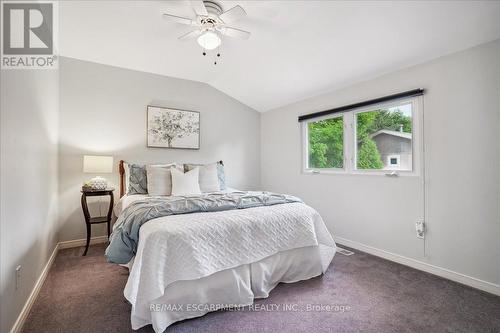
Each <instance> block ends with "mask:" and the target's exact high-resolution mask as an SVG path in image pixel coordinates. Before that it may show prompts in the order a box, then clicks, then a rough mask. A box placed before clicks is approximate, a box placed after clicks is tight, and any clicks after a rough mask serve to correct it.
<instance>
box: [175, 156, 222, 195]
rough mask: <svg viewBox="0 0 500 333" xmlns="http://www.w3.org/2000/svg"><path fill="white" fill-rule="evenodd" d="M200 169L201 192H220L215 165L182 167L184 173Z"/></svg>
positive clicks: (188, 165)
mask: <svg viewBox="0 0 500 333" xmlns="http://www.w3.org/2000/svg"><path fill="white" fill-rule="evenodd" d="M194 168H199V169H200V174H199V183H200V190H201V191H202V192H215V191H219V190H220V185H219V178H218V175H217V163H212V164H205V165H199V166H195V165H193V164H187V165H185V166H184V169H185V170H186V171H190V170H193V169H194Z"/></svg>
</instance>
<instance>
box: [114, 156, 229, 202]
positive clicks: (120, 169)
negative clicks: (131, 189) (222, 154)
mask: <svg viewBox="0 0 500 333" xmlns="http://www.w3.org/2000/svg"><path fill="white" fill-rule="evenodd" d="M123 163H125V161H124V160H120V163H119V164H118V172H119V173H120V198H121V197H123V196H124V195H125V167H124V166H123ZM219 163H220V164H222V165H224V162H222V161H219Z"/></svg>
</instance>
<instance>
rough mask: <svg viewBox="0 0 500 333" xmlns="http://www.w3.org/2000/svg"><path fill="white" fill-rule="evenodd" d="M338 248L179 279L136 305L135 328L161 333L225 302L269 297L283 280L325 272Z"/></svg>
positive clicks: (303, 251) (307, 249)
mask: <svg viewBox="0 0 500 333" xmlns="http://www.w3.org/2000/svg"><path fill="white" fill-rule="evenodd" d="M335 250H336V248H335V247H329V246H324V245H318V246H309V247H303V248H298V249H293V250H288V251H284V252H280V253H277V254H275V255H272V256H270V257H267V258H265V259H263V260H260V261H258V262H255V263H252V264H247V265H241V266H239V267H236V268H232V269H227V270H224V271H220V272H217V273H214V274H212V275H209V276H207V277H203V278H200V279H196V280H188V281H176V282H174V283H172V284H170V285H169V286H168V287H167V289H166V291H165V293H164V295H163V296H161V297H160V298H158V299H156V300H154V301H152V302H150V304H149V306H148V307H146V308H142V309H138V308H132V313H131V322H132V328H133V329H139V328H141V327H143V326H145V325H148V324H152V325H153V329H154V330H155V332H157V333H159V332H163V331H164V330H165V329H166V328H167V327H168V326H170V325H171V324H173V323H175V322H177V321H180V320H184V319H188V318H194V317H200V316H203V315H205V314H206V313H208V312H211V311H214V310H217V309H219V308H220V307H223V306H236V305H239V306H244V305H250V304H252V303H253V301H254V299H256V298H266V297H268V296H269V292H270V291H271V290H273V289H274V287H276V285H277V284H278V283H280V282H284V283H292V282H297V281H300V280H307V279H310V278H312V277H315V276H318V275H321V274H322V273H324V272H325V271H326V269H327V268H328V266H329V264H330V262H331V261H332V259H333V256H334V255H335ZM235 315H237V313H235Z"/></svg>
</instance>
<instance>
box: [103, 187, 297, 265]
mask: <svg viewBox="0 0 500 333" xmlns="http://www.w3.org/2000/svg"><path fill="white" fill-rule="evenodd" d="M292 202H302V201H301V200H300V199H299V198H296V197H293V196H289V195H285V194H277V193H270V192H230V193H209V194H202V195H199V196H186V197H150V198H147V199H144V200H139V201H135V202H133V203H132V204H130V206H128V207H127V208H125V210H124V211H123V212H122V213H121V214H120V216H119V217H118V220H117V221H116V227H115V228H114V231H113V234H112V235H111V239H110V244H109V246H108V248H107V249H106V258H107V260H108V261H109V262H113V263H117V264H126V263H128V262H129V261H130V260H131V259H132V258H133V257H134V256H135V253H136V251H137V244H138V242H139V229H140V228H141V226H142V225H143V224H144V223H146V222H148V221H150V220H152V219H155V218H158V217H163V216H169V215H179V214H189V213H200V212H217V211H224V210H233V209H245V208H252V207H260V206H271V205H277V204H285V203H292Z"/></svg>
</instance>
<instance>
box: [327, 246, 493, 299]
mask: <svg viewBox="0 0 500 333" xmlns="http://www.w3.org/2000/svg"><path fill="white" fill-rule="evenodd" d="M334 238H335V242H338V243H339V244H341V245H345V246H347V247H351V248H353V249H356V250H360V251H363V252H366V253H369V254H372V255H374V256H377V257H381V258H384V259H387V260H390V261H394V262H397V263H398V264H402V265H405V266H409V267H412V268H415V269H418V270H421V271H424V272H427V273H431V274H434V275H437V276H440V277H442V278H445V279H448V280H452V281H455V282H458V283H461V284H465V285H467V286H470V287H473V288H476V289H480V290H483V291H486V292H488V293H491V294H494V295H498V296H500V285H498V284H495V283H491V282H487V281H483V280H480V279H477V278H475V277H472V276H468V275H465V274H462V273H458V272H454V271H451V270H449V269H446V268H442V267H438V266H434V265H431V264H428V263H425V262H423V261H419V260H416V259H412V258H408V257H404V256H401V255H399V254H395V253H392V252H388V251H385V250H381V249H377V248H375V247H372V246H368V245H365V244H361V243H358V242H355V241H352V240H349V239H345V238H342V237H334Z"/></svg>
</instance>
